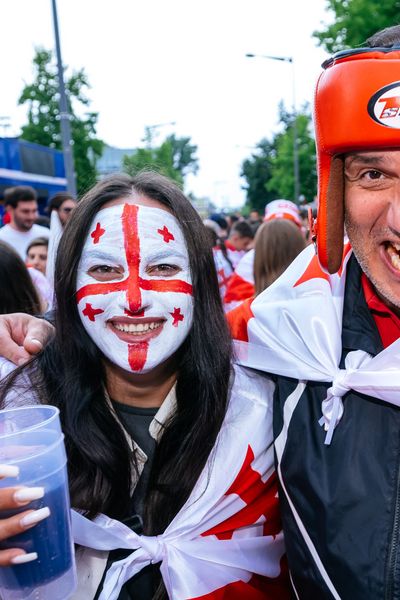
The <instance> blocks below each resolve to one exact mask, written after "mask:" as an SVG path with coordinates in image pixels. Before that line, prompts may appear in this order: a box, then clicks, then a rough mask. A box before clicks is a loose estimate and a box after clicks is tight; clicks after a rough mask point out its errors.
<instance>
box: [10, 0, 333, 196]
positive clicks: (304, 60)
mask: <svg viewBox="0 0 400 600" xmlns="http://www.w3.org/2000/svg"><path fill="white" fill-rule="evenodd" d="M325 4H326V3H325V0H307V1H306V2H299V1H298V0H286V1H285V2H275V1H272V0H201V2H200V1H199V0H197V1H196V2H195V1H194V0H147V1H144V2H143V1H142V2H139V1H138V0H58V15H59V25H60V34H61V43H62V52H63V62H64V64H66V65H68V66H69V67H70V68H75V69H79V68H81V67H84V69H85V71H86V73H87V75H88V77H89V81H90V84H91V90H90V92H89V95H90V98H91V100H92V105H91V108H92V109H94V110H96V111H98V112H99V121H98V135H99V137H101V138H102V139H103V140H104V141H105V142H106V143H107V144H110V145H113V146H117V147H121V148H132V147H135V146H137V145H140V143H141V139H142V138H143V133H144V128H145V126H146V125H153V124H158V123H168V122H171V121H175V122H176V125H175V126H171V125H167V126H165V127H162V128H159V129H158V132H159V133H158V136H159V137H158V140H159V141H162V139H163V137H165V136H166V135H168V134H170V133H172V132H175V133H176V134H177V135H178V136H190V137H191V138H192V141H193V142H194V143H195V144H197V145H198V148H199V150H198V157H199V160H200V169H199V172H198V175H197V176H196V177H190V179H188V181H187V185H186V191H187V192H189V191H193V192H194V193H195V194H196V195H199V196H203V195H204V196H208V197H210V198H211V199H212V200H213V201H215V202H216V203H217V204H218V205H230V206H238V205H240V204H242V203H243V202H244V200H245V195H244V192H243V190H242V189H241V185H242V182H241V181H240V178H239V172H240V164H241V162H242V160H243V159H244V158H246V157H247V156H248V155H249V154H250V153H251V149H252V146H254V145H255V144H256V143H257V142H258V141H259V140H260V139H261V138H262V137H263V136H269V135H271V133H272V132H273V131H276V129H277V111H278V103H279V101H280V99H283V100H284V102H285V104H286V106H287V107H288V108H290V106H291V104H292V98H293V95H292V81H293V79H292V70H291V65H290V64H289V63H284V62H277V61H272V60H266V59H261V58H259V59H255V58H253V59H249V58H245V54H246V53H247V52H253V53H259V54H273V55H278V56H279V55H280V56H293V57H294V61H295V90H296V103H297V106H298V107H299V106H301V105H302V104H303V102H305V101H309V102H311V101H312V96H313V91H314V85H315V81H316V78H317V76H318V74H319V72H320V70H321V69H320V64H321V62H322V61H323V60H324V58H326V53H325V52H324V51H323V50H322V49H321V48H319V47H317V46H316V43H315V41H314V40H313V39H312V37H311V34H312V32H313V31H314V30H315V29H320V28H321V22H329V21H330V20H331V16H330V15H329V14H327V13H326V9H325ZM1 29H2V31H1V36H0V53H1V56H2V60H1V62H0V78H1V79H0V80H1V82H2V86H1V87H2V91H1V97H0V116H9V117H10V120H11V128H10V129H9V130H8V131H7V134H8V135H13V134H15V135H16V134H18V132H19V127H20V125H21V124H23V123H24V121H25V115H26V108H25V107H17V99H18V96H19V94H20V92H21V90H22V87H23V84H24V82H31V81H32V58H33V55H34V48H35V46H40V45H41V46H44V47H46V48H53V47H54V38H53V24H52V17H51V0H13V1H12V2H3V3H2V28H1ZM3 133H4V131H3V130H2V129H1V128H0V135H3Z"/></svg>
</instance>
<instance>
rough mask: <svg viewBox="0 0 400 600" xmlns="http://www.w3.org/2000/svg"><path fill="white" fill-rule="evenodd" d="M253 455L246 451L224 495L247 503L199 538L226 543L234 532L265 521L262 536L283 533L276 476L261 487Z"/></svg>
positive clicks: (251, 451) (251, 452) (250, 449)
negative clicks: (211, 538) (237, 471)
mask: <svg viewBox="0 0 400 600" xmlns="http://www.w3.org/2000/svg"><path fill="white" fill-rule="evenodd" d="M253 460H254V453H253V450H252V448H251V446H249V447H248V449H247V453H246V457H245V459H244V462H243V465H242V467H241V469H240V471H239V473H238V475H237V477H236V478H235V481H234V482H233V483H232V485H231V486H230V488H229V489H228V490H227V492H226V494H225V495H227V496H228V495H229V494H236V495H237V496H239V497H240V498H241V499H242V500H243V502H245V503H246V506H244V507H243V508H242V509H241V510H239V511H238V512H237V513H235V514H234V515H232V516H231V517H229V518H228V519H226V520H225V521H223V522H222V523H219V524H218V525H216V526H215V527H212V528H211V529H209V530H208V531H205V532H204V533H202V536H207V535H215V536H217V537H218V539H221V540H229V539H231V538H232V535H233V533H234V531H235V530H237V529H241V528H243V527H248V526H249V525H253V524H254V523H257V522H258V521H259V520H260V518H261V517H265V519H266V523H265V527H264V535H277V534H278V533H279V532H280V531H281V530H282V525H281V521H280V516H279V510H278V498H277V493H278V484H277V478H276V474H275V473H273V474H272V475H271V477H269V479H268V480H267V481H266V482H265V483H264V482H263V481H262V479H261V475H260V473H258V471H255V470H254V469H253V468H252V466H251V463H252V462H253Z"/></svg>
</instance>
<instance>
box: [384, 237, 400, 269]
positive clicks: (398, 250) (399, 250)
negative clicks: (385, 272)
mask: <svg viewBox="0 0 400 600" xmlns="http://www.w3.org/2000/svg"><path fill="white" fill-rule="evenodd" d="M386 252H387V253H388V254H389V258H390V262H391V263H392V266H393V267H394V268H395V269H397V270H398V271H400V244H394V243H392V242H388V244H387V247H386Z"/></svg>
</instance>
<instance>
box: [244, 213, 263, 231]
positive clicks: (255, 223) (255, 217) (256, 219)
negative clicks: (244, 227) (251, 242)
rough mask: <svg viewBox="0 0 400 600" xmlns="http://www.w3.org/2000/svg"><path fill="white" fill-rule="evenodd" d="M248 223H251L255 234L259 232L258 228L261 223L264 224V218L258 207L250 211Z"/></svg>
mask: <svg viewBox="0 0 400 600" xmlns="http://www.w3.org/2000/svg"><path fill="white" fill-rule="evenodd" d="M247 222H248V224H249V225H250V227H251V229H252V231H253V233H254V235H255V234H256V233H257V229H258V228H259V227H260V225H262V223H263V218H262V216H261V215H260V213H259V212H258V210H257V209H255V208H253V209H252V210H251V211H250V214H249V217H248V219H247Z"/></svg>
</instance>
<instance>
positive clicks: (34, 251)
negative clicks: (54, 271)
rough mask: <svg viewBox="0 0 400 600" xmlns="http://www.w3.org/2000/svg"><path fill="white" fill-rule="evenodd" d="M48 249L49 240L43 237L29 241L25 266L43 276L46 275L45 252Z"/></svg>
mask: <svg viewBox="0 0 400 600" xmlns="http://www.w3.org/2000/svg"><path fill="white" fill-rule="evenodd" d="M48 248H49V240H48V239H47V238H45V237H40V238H36V239H34V240H32V241H31V243H30V244H29V246H28V248H27V249H26V260H25V262H26V264H27V266H30V267H33V268H34V269H37V270H38V271H40V272H41V273H43V275H46V264H47V252H48Z"/></svg>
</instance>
